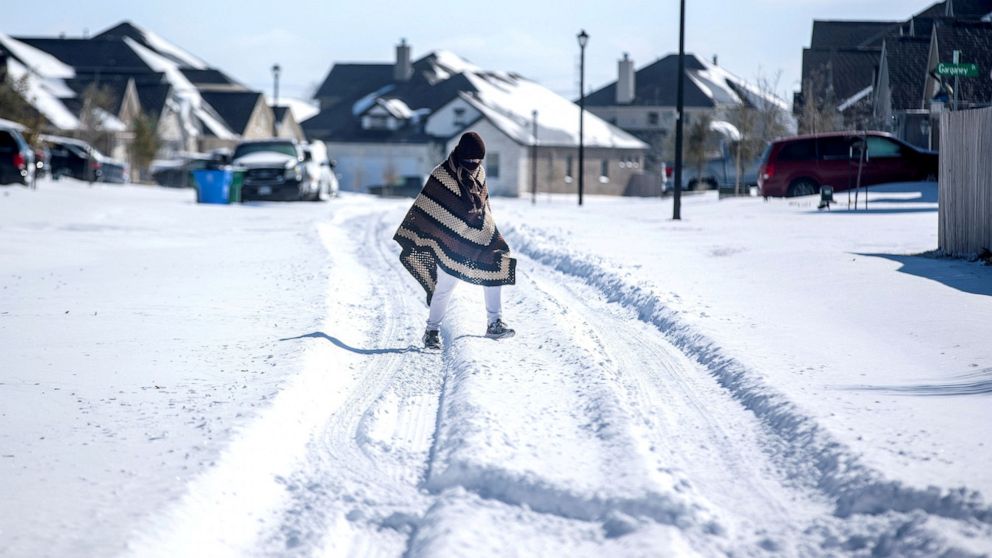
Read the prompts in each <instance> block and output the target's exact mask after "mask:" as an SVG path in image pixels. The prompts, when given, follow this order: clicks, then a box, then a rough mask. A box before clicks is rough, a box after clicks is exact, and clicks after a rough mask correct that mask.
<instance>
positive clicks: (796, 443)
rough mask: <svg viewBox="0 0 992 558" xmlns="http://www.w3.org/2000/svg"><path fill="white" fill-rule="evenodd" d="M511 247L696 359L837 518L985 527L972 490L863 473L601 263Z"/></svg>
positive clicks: (561, 250) (550, 242) (571, 253)
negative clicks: (917, 516) (631, 314)
mask: <svg viewBox="0 0 992 558" xmlns="http://www.w3.org/2000/svg"><path fill="white" fill-rule="evenodd" d="M503 231H504V234H505V235H506V236H507V240H508V241H509V242H510V244H511V245H512V246H513V247H514V249H516V250H518V251H520V252H521V253H523V254H526V255H528V256H529V257H531V258H533V259H535V260H537V261H539V262H541V263H543V264H545V265H548V266H551V267H553V268H554V269H557V270H559V271H561V272H563V273H565V274H568V275H571V276H575V277H577V278H581V279H582V280H583V281H585V282H587V283H588V284H590V285H592V286H594V287H596V288H597V289H599V290H600V291H602V293H603V294H604V296H606V297H608V298H609V300H610V301H612V302H616V303H618V304H621V305H623V306H625V307H628V308H630V309H632V310H634V311H635V312H636V313H637V315H638V317H639V318H640V319H641V320H643V321H645V322H647V323H650V324H652V325H654V326H655V327H657V328H658V330H659V331H661V332H662V333H664V334H665V335H666V336H667V337H668V338H669V340H670V341H671V342H672V343H673V344H674V345H675V346H677V347H678V348H680V349H681V350H682V351H684V352H685V353H686V354H688V355H690V356H692V357H693V358H695V359H696V360H697V361H698V362H699V363H700V364H701V365H703V366H704V367H705V368H706V369H707V370H708V371H709V372H710V374H712V375H713V377H714V378H716V380H717V381H718V382H719V383H720V385H722V386H723V387H724V388H725V389H727V390H728V392H729V393H730V394H732V395H733V397H734V398H735V399H737V400H738V401H739V402H740V403H741V404H742V405H743V406H744V407H745V408H747V409H749V410H750V411H752V412H753V413H754V414H755V415H756V416H757V417H758V418H759V419H760V420H761V421H762V422H763V423H765V424H766V425H767V427H768V428H769V430H770V431H771V432H772V433H773V434H774V435H775V436H777V437H779V438H781V439H782V440H783V441H784V442H785V443H786V445H787V446H788V447H790V448H792V449H791V450H790V453H789V454H788V455H785V456H783V457H785V458H786V460H787V462H788V463H790V464H791V466H793V467H796V468H799V469H810V468H812V470H813V471H814V472H815V473H816V476H817V477H818V482H817V484H818V486H817V488H818V489H820V490H822V491H823V492H824V493H826V494H828V495H829V496H830V497H831V498H832V499H833V500H834V503H835V506H836V513H837V514H838V515H839V516H841V517H846V516H849V515H851V514H856V513H869V514H884V513H886V512H889V511H897V512H909V511H912V510H923V511H925V512H927V513H930V514H935V515H939V516H943V517H948V518H953V519H963V520H971V521H979V522H983V523H986V524H992V508H990V507H989V506H988V504H986V503H985V501H984V499H983V498H982V496H981V495H980V494H979V493H978V492H976V491H973V490H967V489H964V488H961V489H939V488H936V487H929V488H927V489H919V488H915V487H911V486H908V485H906V484H904V483H902V482H899V481H894V480H887V479H886V478H885V475H884V474H883V473H882V472H880V471H877V470H873V469H871V468H869V467H867V466H865V465H864V464H863V463H862V462H861V459H860V458H859V456H858V455H857V454H856V453H854V452H853V451H851V450H850V448H848V447H846V446H845V445H844V444H841V443H840V442H838V441H837V440H836V439H835V438H834V437H833V436H832V435H831V434H830V433H828V432H827V431H826V430H825V429H824V428H823V427H822V426H820V425H819V424H818V423H817V421H816V420H815V419H813V418H812V417H811V416H809V415H808V414H806V413H804V412H803V410H802V409H800V408H799V407H797V406H796V404H794V403H793V402H792V401H791V400H789V399H788V398H787V397H785V396H784V395H783V394H782V393H781V392H780V391H778V390H776V389H775V388H773V387H772V386H771V385H769V384H768V383H767V382H766V381H765V380H764V379H763V378H762V374H761V373H760V372H759V371H757V370H754V369H752V368H749V367H748V366H747V365H745V364H744V363H743V362H742V361H741V360H739V357H738V355H734V354H729V353H728V352H727V351H726V350H725V349H723V348H722V347H721V346H720V345H719V344H717V343H715V342H714V341H713V340H712V339H710V338H708V337H706V336H705V335H703V334H702V333H700V332H699V330H698V329H697V328H696V327H694V326H693V325H692V324H690V323H689V322H687V321H686V320H685V319H684V317H683V316H682V315H681V314H680V313H679V312H677V311H674V310H672V309H671V308H670V307H669V306H668V305H667V304H666V303H665V302H664V301H663V300H662V299H661V298H660V297H659V296H657V295H656V294H654V293H653V292H652V289H651V288H650V287H648V286H646V285H644V284H639V283H637V282H634V281H631V280H630V278H629V276H627V275H626V274H624V273H621V272H617V271H615V270H614V269H613V268H612V267H611V266H609V265H606V264H605V263H604V262H603V261H602V260H601V259H599V258H596V257H595V256H591V255H589V254H585V253H581V252H578V251H575V250H571V249H569V248H567V243H566V242H564V241H563V240H562V239H560V238H554V237H551V236H548V235H547V234H544V233H541V232H540V231H539V230H538V229H535V228H531V227H528V226H523V225H513V226H504V228H503Z"/></svg>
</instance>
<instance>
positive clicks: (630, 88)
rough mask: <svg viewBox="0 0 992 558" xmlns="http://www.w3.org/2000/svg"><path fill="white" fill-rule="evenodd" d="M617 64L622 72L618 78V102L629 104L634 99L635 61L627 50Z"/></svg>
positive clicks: (619, 103)
mask: <svg viewBox="0 0 992 558" xmlns="http://www.w3.org/2000/svg"><path fill="white" fill-rule="evenodd" d="M617 66H618V67H619V74H620V77H619V79H617V104H618V105H629V104H630V103H632V102H633V101H634V61H633V60H631V59H630V55H629V54H627V53H626V52H625V53H623V60H620V61H619V63H618V64H617Z"/></svg>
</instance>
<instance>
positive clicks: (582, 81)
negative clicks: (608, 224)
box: [578, 29, 589, 206]
mask: <svg viewBox="0 0 992 558" xmlns="http://www.w3.org/2000/svg"><path fill="white" fill-rule="evenodd" d="M578 39H579V51H580V52H579V205H580V206H581V205H582V189H583V186H584V182H585V139H584V132H585V128H584V117H585V114H586V44H587V43H588V42H589V34H588V33H586V30H585V29H583V30H582V31H581V32H580V33H579V35H578Z"/></svg>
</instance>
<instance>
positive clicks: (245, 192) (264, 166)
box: [231, 138, 331, 201]
mask: <svg viewBox="0 0 992 558" xmlns="http://www.w3.org/2000/svg"><path fill="white" fill-rule="evenodd" d="M311 160H312V157H311V155H310V153H309V150H308V149H307V146H306V145H304V144H300V143H297V142H295V141H293V140H289V139H285V140H284V139H276V138H273V139H266V140H255V141H246V142H243V143H241V144H239V145H238V147H237V148H235V150H234V154H233V155H232V160H231V163H232V164H233V165H234V166H235V167H236V168H241V169H243V170H244V171H245V178H244V184H243V185H242V188H241V197H242V199H244V200H282V201H295V200H310V201H320V200H323V199H326V198H327V197H328V196H329V195H330V194H331V185H330V184H329V181H328V179H327V177H326V174H325V173H321V172H320V168H319V166H317V165H314V164H312V162H311Z"/></svg>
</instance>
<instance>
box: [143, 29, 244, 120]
mask: <svg viewBox="0 0 992 558" xmlns="http://www.w3.org/2000/svg"><path fill="white" fill-rule="evenodd" d="M124 42H125V43H126V44H127V45H128V46H129V47H131V49H132V50H133V51H134V52H135V54H137V55H138V56H139V57H140V58H141V59H142V60H143V61H144V62H145V64H148V66H149V67H150V68H152V69H153V70H155V71H156V72H162V73H163V74H165V79H166V80H167V81H168V82H169V84H170V85H172V89H173V91H174V92H175V93H176V95H177V96H178V97H179V99H180V100H181V101H182V102H183V104H185V105H187V106H188V111H189V113H191V114H192V115H193V116H194V117H196V119H197V120H199V122H200V123H201V124H202V125H203V126H204V127H205V128H206V129H207V130H208V131H209V132H210V133H211V134H212V135H214V136H216V137H218V138H221V139H236V137H237V136H236V134H235V133H234V132H232V131H231V130H230V129H229V128H228V127H227V126H226V125H225V124H224V120H223V119H222V118H221V117H220V116H219V115H218V114H217V111H216V110H214V109H213V108H212V107H211V106H210V105H209V104H207V103H206V102H204V101H203V97H202V96H201V95H200V91H199V90H198V89H197V88H196V86H194V85H193V84H192V82H190V81H189V79H187V78H186V76H185V75H183V73H182V71H180V69H179V63H177V62H175V61H173V60H171V59H169V58H166V57H165V56H163V55H161V54H159V53H157V52H155V51H153V50H151V49H149V48H147V47H145V46H144V45H142V44H141V43H139V42H137V41H135V40H134V39H132V38H131V37H124ZM183 113H186V111H185V110H184V111H183ZM183 120H184V122H185V124H186V126H190V125H191V124H192V122H191V121H189V120H188V119H183ZM187 132H189V133H191V134H192V135H197V130H192V129H187Z"/></svg>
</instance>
